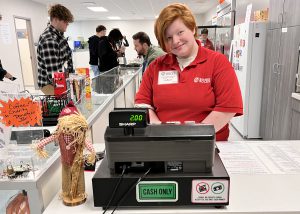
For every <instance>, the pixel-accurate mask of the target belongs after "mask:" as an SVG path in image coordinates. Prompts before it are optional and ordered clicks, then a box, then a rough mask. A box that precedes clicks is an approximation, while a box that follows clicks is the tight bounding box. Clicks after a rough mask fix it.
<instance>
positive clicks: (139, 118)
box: [129, 114, 144, 122]
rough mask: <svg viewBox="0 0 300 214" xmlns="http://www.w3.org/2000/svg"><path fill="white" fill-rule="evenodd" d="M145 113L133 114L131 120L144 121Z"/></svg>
mask: <svg viewBox="0 0 300 214" xmlns="http://www.w3.org/2000/svg"><path fill="white" fill-rule="evenodd" d="M143 119H144V118H143V115H142V114H131V115H130V119H129V120H130V122H141V121H143Z"/></svg>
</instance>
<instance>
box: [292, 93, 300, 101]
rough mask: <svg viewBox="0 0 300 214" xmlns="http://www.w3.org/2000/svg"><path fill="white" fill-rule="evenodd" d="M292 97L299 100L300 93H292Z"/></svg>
mask: <svg viewBox="0 0 300 214" xmlns="http://www.w3.org/2000/svg"><path fill="white" fill-rule="evenodd" d="M292 97H293V98H295V99H297V100H300V93H292Z"/></svg>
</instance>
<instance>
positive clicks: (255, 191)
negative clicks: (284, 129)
mask: <svg viewBox="0 0 300 214" xmlns="http://www.w3.org/2000/svg"><path fill="white" fill-rule="evenodd" d="M260 142H262V143H261V145H259V143H260ZM274 142H279V143H278V145H277V144H276V143H274V148H272V145H273V144H272V143H273V142H271V144H266V142H265V141H257V142H254V143H255V144H253V145H251V142H234V143H227V144H226V145H225V144H223V145H221V146H219V148H220V151H221V154H222V153H223V154H224V155H225V156H226V155H227V156H226V157H227V158H230V154H229V153H231V154H232V151H233V150H234V151H236V154H237V155H236V156H234V155H233V156H234V157H232V159H231V160H226V161H224V164H225V166H226V164H227V165H228V164H229V165H232V162H231V161H233V162H236V163H237V161H238V160H237V159H238V157H240V158H242V157H243V155H242V153H244V151H247V150H249V151H248V152H249V153H253V154H256V155H254V156H256V158H257V159H258V161H262V162H264V164H265V165H266V166H267V168H270V169H274V166H270V167H269V165H272V164H273V165H274V163H272V158H273V161H275V159H276V158H277V157H278V156H280V155H277V154H279V153H280V152H281V153H286V154H288V155H289V154H293V155H292V156H293V157H291V158H290V159H293V160H289V161H293V162H295V163H296V165H297V166H296V168H297V167H298V168H297V170H298V169H299V170H300V141H274ZM285 142H286V146H285V144H284V143H285ZM244 145H246V146H244ZM273 149H275V150H276V152H275V151H274V152H273ZM241 150H243V151H241ZM294 150H295V151H294ZM266 151H269V152H271V154H267V153H265V154H264V152H266ZM227 153H228V154H227ZM286 154H284V155H283V156H282V157H284V156H285V155H286ZM221 157H222V155H221ZM223 157H224V156H223ZM242 159H243V160H244V158H242ZM295 160H296V161H295ZM282 161H285V160H284V158H283V159H282ZM245 164H246V165H247V163H245ZM281 164H282V165H285V163H283V162H282V163H278V167H281V166H282V165H281ZM238 167H241V166H238ZM297 170H295V172H290V171H289V172H287V173H285V172H283V173H278V171H272V170H270V171H269V172H267V173H262V174H255V171H254V172H253V171H240V172H238V173H237V172H233V173H232V174H231V173H230V172H229V174H230V193H229V195H230V199H229V205H228V206H226V207H225V208H221V209H217V208H213V207H211V208H207V207H206V208H201V207H200V208H199V207H193V208H178V207H173V208H172V207H171V208H143V209H142V208H131V209H129V208H128V209H124V208H122V209H117V210H116V211H115V213H122V214H133V213H136V214H141V213H148V214H150V213H153V214H154V213H155V214H158V213H168V214H179V213H180V214H181V213H182V214H183V213H232V214H233V213H234V214H240V213H243V214H245V213H269V214H270V213H274V214H275V213H276V214H280V213H282V214H283V213H298V214H299V213H300V197H299V192H300V185H299V180H300V172H297ZM299 170H298V171H299ZM274 172H276V173H274ZM243 173H244V174H243ZM93 175H94V173H93V172H85V182H86V192H87V194H88V197H87V201H86V202H85V203H84V204H82V205H79V206H76V207H67V206H65V205H63V203H62V201H61V200H60V199H59V194H57V195H56V196H55V197H54V199H53V200H52V202H51V203H50V204H49V206H48V207H47V208H46V210H45V212H44V214H52V213H57V214H59V213H61V214H63V213H74V214H76V213H78V214H82V213H85V214H88V213H102V212H103V210H102V208H100V207H94V202H93V191H92V181H91V179H92V177H93ZM99 191H101V190H99ZM103 194H105V193H104V192H103ZM106 194H107V193H106ZM111 211H112V210H108V212H107V213H111Z"/></svg>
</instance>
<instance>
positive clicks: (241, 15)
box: [235, 0, 270, 24]
mask: <svg viewBox="0 0 300 214" xmlns="http://www.w3.org/2000/svg"><path fill="white" fill-rule="evenodd" d="M249 4H252V14H251V20H253V12H254V11H256V10H262V9H267V8H269V5H270V0H236V16H235V17H236V19H235V24H240V23H244V22H245V16H246V10H247V6H248V5H249Z"/></svg>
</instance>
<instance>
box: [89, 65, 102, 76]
mask: <svg viewBox="0 0 300 214" xmlns="http://www.w3.org/2000/svg"><path fill="white" fill-rule="evenodd" d="M90 67H91V70H92V71H93V73H94V77H95V76H98V75H99V74H100V70H99V67H98V65H90Z"/></svg>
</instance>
